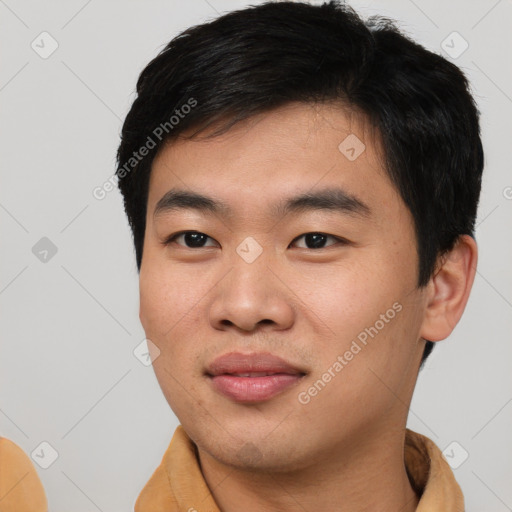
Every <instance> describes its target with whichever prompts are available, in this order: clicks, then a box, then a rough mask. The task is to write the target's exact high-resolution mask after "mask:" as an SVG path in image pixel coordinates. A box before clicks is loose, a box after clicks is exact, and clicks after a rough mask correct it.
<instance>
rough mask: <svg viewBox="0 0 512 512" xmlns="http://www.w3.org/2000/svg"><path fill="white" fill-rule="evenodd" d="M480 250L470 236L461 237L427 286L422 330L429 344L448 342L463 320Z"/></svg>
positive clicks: (441, 259) (421, 334) (439, 263)
mask: <svg viewBox="0 0 512 512" xmlns="http://www.w3.org/2000/svg"><path fill="white" fill-rule="evenodd" d="M477 260H478V249H477V245H476V242H475V240H474V239H473V238H472V237H471V236H469V235H461V236H460V237H459V238H458V240H457V242H456V244H455V246H454V248H453V249H452V250H451V251H450V252H449V253H448V254H445V255H443V256H442V257H441V258H440V259H439V261H438V265H437V270H436V272H434V275H433V276H432V277H431V278H430V282H429V283H428V285H427V300H426V310H425V316H424V319H423V323H422V326H421V330H420V336H421V337H422V338H423V339H425V340H430V341H440V340H444V339H445V338H447V337H448V336H449V335H450V333H451V332H452V331H453V329H454V328H455V326H456V325H457V323H458V322H459V320H460V317H461V316H462V313H463V312H464V309H465V307H466V303H467V301H468V298H469V293H470V291H471V287H472V286H473V281H474V279H475V273H476V265H477Z"/></svg>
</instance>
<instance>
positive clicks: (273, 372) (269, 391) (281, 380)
mask: <svg viewBox="0 0 512 512" xmlns="http://www.w3.org/2000/svg"><path fill="white" fill-rule="evenodd" d="M305 374H306V372H305V371H304V370H302V369H300V368H298V367H297V366H295V365H292V364H291V363H288V362H286V361H285V360H284V359H281V358H280V357H278V356H275V355H273V354H270V353H268V352H265V353H257V354H242V353H239V352H231V353H229V354H224V355H223V356H220V357H218V358H217V359H215V360H214V361H213V362H212V363H211V364H210V365H209V366H208V367H207V369H206V375H207V376H208V377H209V379H210V381H211V383H212V385H213V388H214V389H215V391H217V392H219V393H221V394H222V395H224V396H226V397H228V398H230V399H231V400H233V401H235V402H246V403H255V402H262V401H266V400H269V399H270V398H272V397H274V396H276V395H278V394H280V393H282V392H283V391H285V390H286V389H288V388H289V387H290V386H292V385H294V384H297V383H298V382H299V381H300V380H301V379H302V377H304V375H305Z"/></svg>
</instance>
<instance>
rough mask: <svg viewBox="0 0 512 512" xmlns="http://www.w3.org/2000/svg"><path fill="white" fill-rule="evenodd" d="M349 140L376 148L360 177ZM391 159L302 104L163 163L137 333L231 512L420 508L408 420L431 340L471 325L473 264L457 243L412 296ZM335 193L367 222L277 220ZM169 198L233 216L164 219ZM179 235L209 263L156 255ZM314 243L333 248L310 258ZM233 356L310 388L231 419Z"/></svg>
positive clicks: (157, 167) (359, 129) (159, 161)
mask: <svg viewBox="0 0 512 512" xmlns="http://www.w3.org/2000/svg"><path fill="white" fill-rule="evenodd" d="M351 133H353V134H355V135H356V136H357V137H358V138H359V139H360V140H361V141H363V142H364V144H365V145H366V149H365V150H364V152H363V153H362V154H361V155H360V156H359V157H358V158H357V159H356V160H354V161H349V160H348V159H347V158H346V157H345V155H344V154H342V153H341V152H340V150H339V149H338V145H339V144H340V143H341V142H342V141H343V140H344V139H345V137H346V136H347V135H349V134H351ZM380 154H381V152H380V146H379V142H378V137H376V136H375V134H374V133H373V132H372V131H371V130H370V129H369V128H368V127H367V126H366V125H365V123H364V122H363V121H362V119H361V118H359V117H357V116H356V115H355V114H349V113H348V112H347V111H345V110H343V109H342V108H340V107H338V106H333V105H329V104H322V105H316V106H313V105H309V104H301V103H297V104H289V105H287V106H286V107H283V108H279V109H276V110H273V111H271V112H270V113H265V114H262V115H258V116H255V117H253V118H251V119H249V120H248V121H244V122H242V123H239V124H237V125H235V126H234V127H233V128H232V129H230V130H229V131H228V132H227V133H226V134H224V135H221V136H218V137H215V138H212V139H209V140H207V139H203V140H201V139H194V140H184V139H183V140H177V141H176V140H175V141H172V142H171V143H169V144H168V145H166V146H165V147H164V148H163V149H162V150H161V151H160V153H159V154H158V155H157V158H156V159H155V161H154V163H153V167H152V173H151V178H150V186H149V196H148V208H147V222H146V233H145V239H144V252H143V259H142V265H141V269H140V319H141V322H142V325H143V327H144V330H145V332H146V336H147V338H149V339H150V340H151V341H152V342H153V343H154V344H155V345H156V346H157V347H158V349H159V350H160V355H159V357H157V358H156V359H155V361H154V363H153V366H154V369H155V372H156V376H157V378H158V381H159V383H160V386H161V388H162V391H163V393H164V395H165V397H166V399H167V401H168V402H169V405H170V406H171V408H172V410H173V411H174V413H175V414H176V416H177V417H178V419H179V421H180V423H181V424H182V425H183V427H184V428H185V430H186V432H187V433H188V435H189V436H190V437H191V439H192V440H193V441H194V442H195V443H196V444H197V446H198V453H199V460H200V464H201V469H202V471H203V475H204V477H205V480H206V482H207V484H208V486H209V488H210V489H211V492H212V494H213V496H214V498H215V500H216V502H217V503H218V505H219V506H220V508H221V510H222V511H223V512H235V511H239V510H244V511H246V512H252V511H261V510H266V511H289V510H290V511H291V510H298V509H299V510H336V511H341V512H343V511H355V510H357V511H366V510H380V511H397V510H401V511H402V512H407V511H413V510H415V509H416V507H417V503H418V497H417V496H416V495H415V493H414V491H413V490H412V488H411V486H410V483H409V480H408V478H407V474H406V471H405V467H404V462H403V461H404V457H403V450H404V448H403V447H404V435H405V426H406V420H407V413H408V408H409V404H410V401H411V397H412V393H413V390H414V386H415V383H416V380H417V376H418V369H419V364H420V360H421V355H422V353H423V348H424V345H425V341H424V340H425V339H429V340H432V341H439V340H441V339H444V338H446V337H447V336H448V335H449V334H450V332H451V331H452V330H453V328H454V327H455V325H456V324H457V322H458V320H459V318H460V317H461V315H462V313H463V310H464V308H465V305H466V302H467V299H468V296H469V292H470V289H471V286H472V283H473V279H474V275H475V269H476V262H477V249H476V244H475V242H474V240H473V239H472V238H470V237H468V236H463V237H461V238H460V241H459V243H458V244H457V245H456V246H455V248H454V249H453V251H452V252H451V253H450V254H449V255H447V257H444V258H442V259H441V258H440V260H439V265H438V268H437V270H436V272H435V274H434V276H433V277H432V279H431V280H430V282H429V284H428V285H427V286H426V287H424V288H421V289H418V288H417V287H416V284H417V277H418V255H417V249H416V239H415V232H414V226H413V219H412V216H411V214H410V212H409V210H408V209H407V208H406V206H405V204H404V202H403V201H402V200H401V198H400V196H399V194H398V192H397V191H396V190H395V188H394V186H393V185H392V183H391V182H390V180H389V178H388V176H387V174H386V173H385V172H384V170H383V166H382V162H381V157H380V156H379V155H380ZM327 186H339V187H343V188H344V189H345V190H346V191H348V192H349V193H351V194H352V195H354V196H357V197H358V198H359V199H361V200H363V201H364V202H365V203H366V204H367V205H368V206H369V207H370V209H371V215H369V216H357V215H349V214H347V213H340V212H331V211H325V210H320V211H309V212H304V213H291V214H289V215H286V216H284V217H280V218H276V217H273V216H272V215H271V213H270V207H271V206H272V205H273V204H274V203H276V202H278V201H280V200H283V199H284V198H288V197H289V196H292V195H296V194H298V193H300V192H314V191H316V190H318V189H320V188H323V187H327ZM173 187H180V188H184V189H186V190H188V191H195V192H199V193H202V194H205V195H208V196H211V197H214V198H216V199H221V200H223V201H224V202H226V203H227V204H228V205H229V206H230V207H231V209H232V215H231V216H224V215H220V214H219V215H217V214H216V215H212V214H211V213H210V214H202V213H199V212H197V211H194V210H179V211H172V212H168V213H164V214H162V215H157V216H154V215H153V212H154V209H155V206H156V204H157V202H158V200H159V199H160V198H161V197H162V196H163V195H164V194H165V193H166V192H167V191H168V190H169V189H171V188H173ZM183 230H193V231H199V232H201V233H204V234H205V235H207V236H208V237H210V238H205V241H204V242H203V244H204V246H203V247H190V246H187V241H186V240H185V239H184V237H180V238H178V239H176V240H175V241H174V242H172V243H171V244H169V245H167V246H166V245H165V244H164V243H163V242H164V241H165V240H166V238H167V237H168V236H169V235H171V234H173V233H176V232H179V231H183ZM306 233H323V234H326V235H331V236H329V237H326V238H325V239H324V244H323V246H322V245H320V248H315V247H314V246H312V245H311V243H309V245H308V244H307V241H306V239H305V238H304V237H303V236H301V235H304V234H306ZM249 236H250V237H253V238H254V239H255V240H256V241H257V242H258V243H259V245H260V246H261V248H262V250H263V252H262V253H261V255H260V256H259V257H258V258H257V259H256V260H255V261H254V262H252V263H247V262H246V261H245V260H244V259H242V258H241V257H240V256H239V254H238V253H237V252H236V248H237V247H238V246H239V244H240V243H241V242H242V241H243V240H244V239H245V238H246V237H249ZM332 236H333V237H340V238H342V239H345V240H346V241H347V242H345V243H340V242H339V241H338V239H337V238H331V237H332ZM394 303H399V304H400V305H401V306H402V309H401V311H400V312H398V313H396V315H395V316H394V318H393V319H391V320H389V321H388V322H387V323H386V324H385V326H384V327H383V328H382V329H380V330H379V332H378V334H377V335H376V336H375V337H374V338H373V339H372V338H369V341H368V343H367V345H366V346H364V347H363V348H362V350H361V351H360V352H359V353H357V355H355V356H354V357H353V359H352V360H351V361H349V362H347V364H346V366H344V367H343V370H342V371H341V372H340V373H339V374H336V376H335V377H334V378H332V379H331V381H330V382H329V383H328V384H327V385H326V386H325V387H324V388H323V389H322V390H321V391H320V392H319V393H318V394H317V395H316V396H314V397H312V398H311V400H310V401H309V403H307V404H303V403H300V401H299V400H298V394H299V393H300V392H301V391H307V390H308V388H310V387H311V386H312V385H313V384H314V383H315V382H316V381H317V380H318V379H319V378H321V377H322V375H323V374H325V372H327V371H328V369H329V368H332V366H333V363H334V362H335V361H336V360H337V357H338V356H339V355H342V356H343V354H344V353H345V352H346V351H347V350H348V349H349V348H350V346H351V343H352V341H353V340H354V339H356V337H357V335H358V334H359V333H361V332H362V331H364V329H365V328H368V327H370V326H374V325H375V324H376V321H377V320H379V318H381V317H380V315H382V314H385V313H386V311H387V310H389V309H390V308H392V305H393V304H394ZM232 351H239V352H243V353H252V352H260V351H268V352H271V353H273V354H276V355H278V356H280V357H282V358H283V359H285V360H287V361H289V362H290V363H292V364H294V365H295V366H297V367H299V368H301V369H304V370H305V371H306V372H307V373H306V375H305V376H304V377H303V378H302V380H301V381H300V382H299V383H298V384H297V385H295V386H292V388H289V389H287V390H286V391H284V392H283V393H281V394H279V395H277V396H275V397H273V398H272V399H270V400H268V401H265V402H261V403H257V404H245V403H236V402H234V401H232V400H230V399H228V398H227V397H225V396H223V395H220V394H219V393H217V392H216V391H215V390H214V389H213V388H212V386H211V383H210V381H209V379H208V378H207V377H206V376H205V375H204V371H205V367H206V366H207V364H209V363H210V362H211V361H213V359H214V358H216V357H217V356H219V355H221V354H225V353H228V352H232ZM193 505H194V504H192V503H191V506H193Z"/></svg>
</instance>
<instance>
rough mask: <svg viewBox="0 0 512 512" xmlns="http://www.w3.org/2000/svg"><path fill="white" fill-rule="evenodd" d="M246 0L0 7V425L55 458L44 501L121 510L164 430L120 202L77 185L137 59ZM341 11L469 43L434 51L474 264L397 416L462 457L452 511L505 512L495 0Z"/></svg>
mask: <svg viewBox="0 0 512 512" xmlns="http://www.w3.org/2000/svg"><path fill="white" fill-rule="evenodd" d="M252 3H253V4H255V3H258V2H257V1H254V2H252ZM248 4H249V2H247V3H246V2H243V1H240V0H237V1H235V0H232V1H225V0H208V1H206V0H192V1H189V2H186V3H185V2H178V1H176V0H175V1H169V0H165V1H154V0H153V1H149V2H142V1H133V0H132V1H124V2H123V1H121V0H117V1H110V2H105V1H103V2H100V1H98V0H92V1H91V0H89V1H84V0H73V1H70V0H67V1H63V0H61V1H54V2H39V1H36V0H30V1H27V0H24V1H21V0H0V23H1V30H0V38H1V39H0V48H1V49H2V61H1V62H2V65H1V70H0V101H1V106H2V110H1V117H0V126H1V130H2V131H1V136H0V146H1V147H0V150H1V155H2V160H1V163H2V165H1V187H0V222H1V226H2V231H1V233H2V243H1V251H0V254H1V262H0V311H1V325H0V340H1V341H0V342H1V349H0V434H1V435H3V436H5V437H8V438H10V439H12V440H13V441H15V442H16V443H18V444H19V445H20V446H21V447H22V448H23V449H24V450H25V451H26V452H27V453H28V454H30V453H32V452H33V451H34V450H36V453H39V454H40V456H39V458H38V457H37V456H34V460H35V461H36V462H37V463H38V464H42V465H45V464H48V463H50V462H52V458H53V457H52V455H53V452H52V449H49V448H48V447H46V448H45V446H43V447H42V448H41V447H40V446H39V445H40V443H41V442H43V441H46V442H48V443H49V444H50V445H51V446H52V447H53V449H54V450H56V452H57V453H58V458H57V459H56V460H55V461H54V462H53V463H52V464H51V465H50V466H49V467H48V468H47V469H43V468H42V467H40V466H39V465H37V466H36V467H37V468H38V473H39V475H40V477H41V479H42V482H43V485H44V487H45V489H46V491H47V495H48V499H49V504H50V510H51V511H54V512H60V511H74V512H85V511H91V510H100V511H105V512H106V511H125V510H130V509H132V507H133V504H134V501H135V499H136V497H137V495H138V493H139V491H140V490H141V489H142V487H143V485H144V484H145V483H146V481H147V480H148V479H149V477H150V475H151V473H152V472H153V470H154V469H155V468H156V466H157V465H158V464H159V462H160V460H161V457H162V455H163V453H164V451H165V449H166V448H167V445H168V443H169V441H170V439H171V436H172V433H173V432H174V429H175V427H176V425H177V420H176V418H175V416H174V415H173V413H172V411H171V410H170V408H169V407H168V405H167V403H166V401H165V400H164V398H163V396H162V394H161V392H160V389H159V387H158V383H157V381H156V379H155V377H154V375H153V371H152V368H151V366H149V367H146V366H144V365H143V364H142V363H141V362H140V361H139V360H138V359H137V358H136V357H135V356H134V354H133V350H134V349H135V347H137V346H138V345H139V344H140V343H141V341H142V340H143V339H144V332H143V330H142V328H141V326H140V324H139V320H138V276H137V272H136V266H135V259H134V252H133V248H132V242H131V235H130V232H129V229H128V224H127V221H126V219H125V216H124V212H123V208H122V203H121V197H120V195H119V193H118V192H117V190H114V191H112V192H110V193H109V194H108V195H107V197H106V198H105V199H104V200H102V201H99V200H96V199H95V198H94V197H93V195H92V190H93V188H94V187H96V186H98V185H101V184H102V183H103V182H104V181H105V180H106V179H108V178H109V176H111V174H112V173H113V172H114V164H115V151H116V149H117V145H118V142H119V131H120V127H121V123H122V119H123V117H124V116H125V114H126V112H127V110H128V108H129V105H130V103H131V101H133V99H134V87H135V81H136V78H137V76H138V74H139V72H140V71H141V70H142V68H143V67H144V65H145V64H146V63H147V62H148V61H149V60H150V59H151V58H152V57H153V56H155V55H156V53H157V52H158V51H159V50H160V49H161V48H162V47H163V45H165V44H166V43H167V42H168V41H169V40H170V39H171V37H173V36H175V35H176V34H177V33H178V32H179V31H181V30H183V29H185V28H187V27H188V26H190V25H192V24H198V23H201V22H203V21H206V20H208V19H212V18H213V17H216V16H217V15H218V13H223V12H226V11H228V10H232V9H235V8H240V7H243V6H244V5H248ZM351 4H352V5H353V6H354V7H356V9H357V10H358V11H359V12H360V13H362V14H363V16H365V17H366V16H368V15H370V14H375V13H378V14H383V15H386V16H390V17H392V18H396V19H398V20H400V25H401V26H402V27H403V28H404V29H405V30H406V31H407V32H408V33H409V34H410V35H412V36H413V37H414V38H416V39H417V40H418V41H420V42H421V43H422V44H424V45H425V46H427V47H428V48H429V49H432V50H434V51H436V52H439V53H442V54H444V50H443V49H442V48H441V43H442V41H444V40H445V39H446V38H447V37H448V36H449V35H450V34H452V32H453V31H457V32H458V33H459V34H460V35H461V36H462V37H463V38H464V40H466V41H467V42H468V44H469V48H468V49H467V50H466V51H465V52H464V53H462V55H460V56H458V57H457V58H453V59H452V60H453V61H454V62H456V64H458V65H459V66H461V67H462V69H463V70H464V71H465V72H466V73H467V75H468V77H469V78H470V80H471V83H472V87H473V90H474V94H475V96H476V99H477V101H478V103H479V107H480V109H481V111H482V130H483V139H484V146H485V150H486V169H485V176H484V184H483V191H482V197H481V204H480V208H479V215H478V228H477V233H476V234H477V242H478V245H479V250H480V255H479V258H480V259H479V265H478V273H477V275H476V278H475V283H474V287H473V291H472V295H471V297H470V300H469V303H468V305H467V308H466V311H465V314H464V316H463V318H462V320H461V322H460V323H459V324H458V326H457V327H456V329H455V331H454V332H453V334H452V335H451V336H450V338H449V339H447V340H446V341H444V342H441V343H439V344H438V345H437V348H436V350H434V352H433V355H432V356H431V359H430V361H429V362H428V364H427V366H426V368H425V369H424V370H423V371H422V372H421V374H420V378H419V382H418V385H417V388H416V392H415V396H414V399H413V403H412V407H411V413H410V418H409V424H408V426H409V428H411V429H413V430H416V431H419V432H421V433H424V434H426V435H427V436H429V437H430V438H431V439H432V440H434V441H435V442H436V444H437V445H438V446H439V447H440V448H441V449H445V448H447V447H448V452H449V453H450V454H451V456H452V458H453V459H454V460H455V463H460V461H461V460H463V459H464V457H465V452H467V453H468V454H469V456H468V458H467V459H466V460H464V461H463V462H462V463H461V464H460V466H459V467H458V468H457V469H455V470H454V471H455V475H456V478H457V480H458V481H459V483H460V484H461V487H462V489H463V492H464V494H465V498H466V503H467V510H468V511H469V510H474V511H478V510H486V511H487V512H490V511H496V512H502V511H506V510H512V486H511V485H510V482H511V481H512V457H511V456H510V454H511V453H512V440H511V436H510V431H511V424H512V404H511V402H512V386H511V382H510V373H511V372H510V370H511V361H512V357H511V356H512V344H511V343H510V341H511V339H510V338H511V336H510V332H511V330H512V315H511V311H512V310H511V308H512V272H511V267H510V261H512V258H511V256H512V242H511V237H510V231H511V224H512V222H511V213H512V199H511V198H512V188H511V187H512V175H511V172H510V144H511V134H512V130H511V123H512V121H511V120H512V99H511V96H512V66H511V62H510V50H511V48H512V35H511V34H512V30H511V27H512V3H511V2H510V1H506V0H501V1H496V0H492V1H478V2H468V1H462V0H458V1H452V2H446V1H434V2H433V1H428V2H427V1H425V0H422V1H419V0H416V1H415V2H413V1H409V0H401V1H391V0H386V1H381V2H367V1H354V2H351ZM43 31H47V32H48V33H49V34H51V37H52V38H54V39H55V40H56V41H57V43H58V45H59V46H58V49H57V50H56V51H55V52H54V53H53V54H52V55H50V56H49V57H48V58H46V59H43V58H42V57H41V56H40V55H39V54H38V53H36V51H34V50H33V48H32V47H31V43H32V42H33V41H35V43H34V44H35V45H39V48H38V49H39V51H43V50H44V51H48V50H49V49H51V40H50V39H48V36H40V34H41V32H43ZM43 37H46V39H44V40H43V41H42V38H43ZM450 41H453V42H452V43H451V42H450ZM448 42H449V43H450V44H451V45H452V46H453V47H454V50H453V51H459V50H460V49H461V48H462V47H461V44H462V43H461V40H454V39H453V36H452V39H448ZM36 47H37V46H36ZM43 47H44V48H43ZM444 55H445V54H444ZM43 237H47V238H48V239H49V240H51V242H52V244H54V246H56V248H57V252H56V254H54V255H52V251H51V247H49V246H48V241H47V240H45V241H42V242H39V241H40V239H41V238H43ZM38 242H39V245H36V244H38ZM45 244H46V245H45ZM34 246H36V249H34V251H33V247H34ZM44 250H48V251H49V252H48V253H44ZM34 252H35V253H36V254H34ZM44 257H46V261H41V258H43V260H44ZM454 441H455V442H456V443H457V444H455V445H451V443H452V442H454ZM450 445H451V446H450ZM41 450H42V451H41ZM41 454H44V455H41Z"/></svg>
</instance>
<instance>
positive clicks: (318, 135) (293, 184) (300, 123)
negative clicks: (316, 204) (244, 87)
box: [148, 104, 396, 213]
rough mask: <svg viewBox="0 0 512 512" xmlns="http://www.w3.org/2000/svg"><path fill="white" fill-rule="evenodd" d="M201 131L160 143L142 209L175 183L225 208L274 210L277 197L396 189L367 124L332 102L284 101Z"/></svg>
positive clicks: (378, 193) (384, 193)
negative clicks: (220, 129) (220, 130)
mask: <svg viewBox="0 0 512 512" xmlns="http://www.w3.org/2000/svg"><path fill="white" fill-rule="evenodd" d="M212 130H213V128H212ZM208 134H209V133H208V132H206V133H205V134H203V135H202V136H200V137H199V138H195V139H191V140H188V139H176V140H172V141H170V142H169V143H168V144H166V145H165V146H164V147H163V148H162V149H161V150H160V152H159V153H158V155H157V157H156V158H155V160H154V162H153V166H152V172H151V177H150V189H149V197H148V213H152V212H154V210H155V208H156V206H157V204H158V202H159V201H161V200H162V197H163V196H164V195H165V194H166V193H167V192H168V191H169V190H171V189H176V188H178V189H181V190H184V189H186V190H189V191H190V192H197V193H199V194H201V195H203V196H215V197H216V198H217V199H219V202H223V203H225V204H226V205H227V206H228V209H230V210H233V211H236V210H237V208H242V209H243V208H244V206H245V207H247V201H248V200H253V201H254V200H255V201H257V202H258V205H259V207H260V208H263V205H264V204H268V205H269V207H271V208H272V209H273V210H275V209H276V208H279V206H278V203H281V205H282V204H283V203H282V199H283V197H285V196H286V197H291V196H297V195H298V194H299V193H301V194H304V193H307V192H315V191H319V190H321V189H324V190H325V189H328V188H333V187H336V188H338V189H339V188H340V187H341V188H342V189H343V190H344V191H345V192H346V193H347V195H348V196H352V197H356V198H360V199H361V202H364V203H365V204H368V203H371V202H374V201H375V200H378V199H379V197H380V198H381V199H382V198H383V197H388V198H391V196H394V195H395V196H396V191H395V189H394V187H393V185H392V184H391V182H390V180H389V178H388V176H387V173H386V172H385V171H384V168H383V165H382V161H381V160H382V158H381V151H380V150H379V147H380V146H379V139H378V137H376V133H375V131H374V130H372V128H371V127H370V126H369V124H368V123H367V122H365V119H364V118H361V116H357V115H355V114H354V113H352V112H351V111H349V110H347V109H344V108H343V107H340V106H337V105H336V106H334V105H332V104H322V105H309V104H290V105H287V106H285V107H281V108H279V109H275V110H273V111H271V112H268V113H263V114H258V115H256V116H253V117H251V118H249V119H247V120H244V121H242V122H239V123H237V124H236V125H235V126H234V127H232V128H231V129H230V130H228V131H227V132H226V133H224V134H222V135H219V136H215V137H211V138H208ZM185 135H186V134H185ZM363 196H364V197H365V198H366V200H365V201H363V200H362V197H363ZM222 198H224V199H225V201H222Z"/></svg>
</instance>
